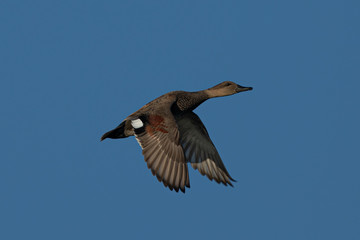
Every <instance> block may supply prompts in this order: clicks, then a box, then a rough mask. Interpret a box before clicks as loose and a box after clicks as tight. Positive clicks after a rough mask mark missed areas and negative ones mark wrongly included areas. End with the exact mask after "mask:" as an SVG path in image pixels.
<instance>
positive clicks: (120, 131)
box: [101, 121, 128, 141]
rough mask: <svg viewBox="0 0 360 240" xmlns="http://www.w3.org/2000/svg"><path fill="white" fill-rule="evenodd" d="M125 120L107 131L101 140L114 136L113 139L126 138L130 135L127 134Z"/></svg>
mask: <svg viewBox="0 0 360 240" xmlns="http://www.w3.org/2000/svg"><path fill="white" fill-rule="evenodd" d="M124 131H125V121H123V122H122V123H121V124H120V125H119V126H118V127H116V128H115V129H113V130H111V131H109V132H107V133H105V134H104V135H102V137H101V141H103V140H104V139H105V138H112V139H116V138H126V137H128V136H126V135H125V132H124Z"/></svg>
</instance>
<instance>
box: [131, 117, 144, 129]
mask: <svg viewBox="0 0 360 240" xmlns="http://www.w3.org/2000/svg"><path fill="white" fill-rule="evenodd" d="M131 126H133V128H135V129H138V128H141V127H142V126H144V123H143V122H142V121H141V120H140V119H135V120H131Z"/></svg>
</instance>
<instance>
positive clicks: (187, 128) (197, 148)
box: [176, 112, 235, 186]
mask: <svg viewBox="0 0 360 240" xmlns="http://www.w3.org/2000/svg"><path fill="white" fill-rule="evenodd" d="M176 122H177V125H178V127H179V132H180V144H181V146H182V147H183V149H184V154H185V159H186V161H187V162H190V163H191V166H192V167H193V168H194V169H198V170H199V172H200V173H201V174H202V175H206V176H207V177H208V178H209V179H210V180H213V179H214V180H215V181H216V182H217V183H223V184H224V185H227V184H229V185H230V186H232V183H231V181H235V180H234V179H232V178H231V176H230V174H229V173H228V171H227V170H226V168H225V166H224V164H223V162H222V161H221V158H220V155H219V153H218V151H217V150H216V148H215V146H214V144H213V142H212V141H211V139H210V137H209V134H208V132H207V130H206V128H205V126H204V124H203V123H202V122H201V120H200V118H199V117H198V116H197V115H196V114H195V113H193V112H187V113H185V114H184V115H181V116H179V117H177V118H176Z"/></svg>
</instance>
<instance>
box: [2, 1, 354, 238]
mask: <svg viewBox="0 0 360 240" xmlns="http://www.w3.org/2000/svg"><path fill="white" fill-rule="evenodd" d="M359 10H360V3H359V1H331V0H328V1H261V0H260V1H7V0H3V1H1V2H0V29H1V38H0V78H1V85H0V98H1V99H0V100H1V101H0V102H1V111H2V114H1V118H0V121H1V133H2V137H1V140H0V141H1V153H0V154H1V155H0V156H1V161H0V191H1V196H0V226H1V231H0V238H1V239H37V240H39V239H124V238H127V239H144V238H154V237H156V238H158V239H169V238H171V239H184V238H196V237H197V238H201V239H205V238H206V239H220V238H221V239H224V238H231V239H249V240H251V239H347V240H350V239H360V228H359V226H360V175H359V169H360V162H359V160H360V156H359V150H358V148H359V134H360V131H359V130H360V128H359V122H360V113H359V103H360V97H359V89H360V81H359V80H360V72H359V69H360V68H359V66H360V57H359V56H360V47H359V42H360V30H359V22H360V17H359V16H360V15H359ZM225 80H232V81H235V82H237V83H238V84H241V85H244V86H252V87H254V90H253V91H251V92H245V93H241V94H238V95H234V96H230V97H224V98H219V99H213V100H209V101H208V102H205V103H204V104H203V105H201V106H200V107H199V108H198V109H197V110H196V113H197V114H198V115H199V116H200V117H201V119H202V121H203V122H204V124H205V125H206V127H207V129H208V131H209V133H210V136H211V137H212V139H213V142H214V143H215V145H216V146H217V149H218V151H219V153H220V155H221V156H222V159H223V161H224V163H225V165H226V167H227V168H228V170H229V172H230V174H231V175H232V177H234V178H235V179H236V180H237V182H236V183H235V187H234V188H230V187H224V186H221V185H218V184H216V183H214V182H210V181H209V180H208V179H207V178H205V177H203V176H201V175H200V174H199V173H198V172H197V171H194V170H193V169H190V183H191V188H190V189H189V190H188V191H187V192H186V194H182V193H175V192H171V191H169V190H168V189H165V188H164V187H163V186H162V184H160V183H158V182H157V180H156V178H155V177H153V176H152V174H151V172H150V171H149V170H148V169H147V167H146V164H145V162H144V160H143V157H142V155H141V149H140V147H139V146H138V144H137V142H136V141H135V139H134V138H129V139H123V140H106V141H104V142H100V141H99V140H100V137H101V135H102V134H103V133H104V132H106V131H108V130H110V129H112V128H113V127H115V126H117V124H119V123H120V122H121V121H122V119H123V118H125V117H126V116H127V115H129V114H131V113H132V112H134V111H136V110H137V109H138V108H140V107H141V106H142V105H144V104H145V103H147V102H149V101H150V100H152V99H154V98H156V97H158V96H159V95H161V94H164V93H166V92H169V91H172V90H187V91H196V90H201V89H205V88H209V87H211V86H213V85H216V84H218V83H219V82H222V81H225Z"/></svg>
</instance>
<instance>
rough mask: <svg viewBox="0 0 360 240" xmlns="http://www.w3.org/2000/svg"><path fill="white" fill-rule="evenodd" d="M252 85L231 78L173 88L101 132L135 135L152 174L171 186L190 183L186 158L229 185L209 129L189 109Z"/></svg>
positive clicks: (183, 189) (246, 89)
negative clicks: (213, 83) (204, 85)
mask: <svg viewBox="0 0 360 240" xmlns="http://www.w3.org/2000/svg"><path fill="white" fill-rule="evenodd" d="M248 90H252V87H243V86H240V85H237V84H236V83H233V82H231V81H225V82H222V83H220V84H218V85H216V86H214V87H212V88H209V89H206V90H202V91H198V92H185V91H173V92H169V93H166V94H164V95H162V96H160V97H158V98H156V99H155V100H153V101H151V102H149V103H148V104H146V105H145V106H143V107H142V108H140V109H139V110H137V111H136V112H134V113H133V114H131V115H130V116H128V117H127V118H125V120H124V121H122V122H121V123H120V125H119V126H118V127H116V128H115V129H113V130H111V131H109V132H107V133H105V134H104V135H103V136H102V137H101V141H102V140H104V139H106V138H112V139H117V138H127V137H130V136H135V138H136V140H137V141H138V142H139V144H140V146H141V148H142V154H143V155H144V158H145V161H146V163H147V166H148V168H149V169H151V172H152V174H153V175H156V177H157V179H158V180H159V181H160V182H163V184H164V186H165V187H168V188H169V189H170V190H173V189H174V190H175V191H176V192H178V191H179V189H180V190H181V191H182V192H183V193H185V187H188V188H190V180H189V172H188V167H187V163H190V164H191V166H192V167H193V168H194V169H198V170H199V172H200V173H201V174H202V175H206V176H207V177H208V178H209V179H210V180H211V181H212V180H215V181H216V182H217V183H222V184H224V185H225V186H227V185H230V186H233V185H232V183H231V181H233V182H234V181H235V180H234V179H232V178H231V176H230V174H229V173H228V171H227V170H226V168H225V166H224V164H223V162H222V160H221V158H220V156H219V153H218V152H217V150H216V148H215V146H214V144H213V142H212V141H211V139H210V137H209V134H208V132H207V130H206V128H205V126H204V124H203V123H202V122H201V120H200V118H199V117H198V116H197V115H196V114H195V113H194V112H193V110H194V109H195V108H197V107H198V106H199V105H200V104H201V103H203V102H204V101H206V100H208V99H210V98H214V97H222V96H229V95H233V94H236V93H239V92H244V91H248Z"/></svg>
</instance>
